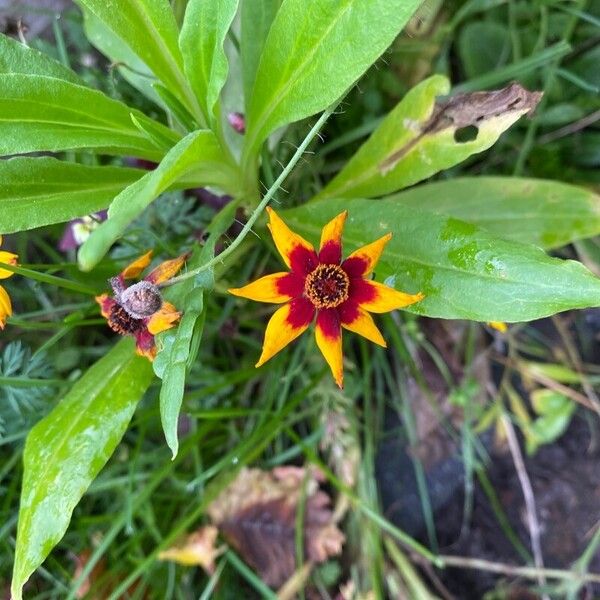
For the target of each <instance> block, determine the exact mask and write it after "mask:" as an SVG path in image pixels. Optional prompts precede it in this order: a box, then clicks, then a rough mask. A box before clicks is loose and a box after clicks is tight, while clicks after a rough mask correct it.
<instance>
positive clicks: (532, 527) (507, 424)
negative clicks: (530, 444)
mask: <svg viewBox="0 0 600 600" xmlns="http://www.w3.org/2000/svg"><path fill="white" fill-rule="evenodd" d="M502 424H503V425H504V430H505V431H506V439H507V441H508V447H509V448H510V453H511V454H512V458H513V462H514V463H515V469H516V470H517V475H518V477H519V481H520V483H521V490H522V491H523V497H524V498H525V509H526V512H527V527H528V529H529V537H530V538H531V549H532V551H533V560H534V563H535V566H536V568H537V569H538V571H542V570H543V569H544V557H543V556H542V545H541V544H540V523H539V521H538V518H537V512H536V508H535V496H534V495H533V487H532V486H531V481H530V480H529V475H527V470H526V469H525V461H524V460H523V454H522V453H521V448H520V447H519V441H518V440H517V434H516V433H515V428H514V427H513V424H512V422H511V420H510V419H509V418H508V416H507V415H506V414H505V413H503V414H502ZM537 580H538V583H539V584H540V586H542V587H543V586H545V585H546V578H545V577H544V575H543V574H542V573H541V572H540V574H539V575H538V577H537ZM543 598H544V600H549V599H548V597H547V596H546V595H544V596H543Z"/></svg>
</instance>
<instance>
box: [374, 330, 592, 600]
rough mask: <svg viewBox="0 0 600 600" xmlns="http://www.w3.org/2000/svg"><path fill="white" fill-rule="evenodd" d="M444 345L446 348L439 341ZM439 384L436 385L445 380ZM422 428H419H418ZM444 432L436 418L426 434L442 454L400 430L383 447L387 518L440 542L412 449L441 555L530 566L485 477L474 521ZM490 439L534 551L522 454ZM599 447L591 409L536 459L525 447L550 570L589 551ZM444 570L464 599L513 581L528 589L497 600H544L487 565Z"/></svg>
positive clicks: (380, 461) (512, 512) (486, 439)
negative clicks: (413, 442) (519, 468)
mask: <svg viewBox="0 0 600 600" xmlns="http://www.w3.org/2000/svg"><path fill="white" fill-rule="evenodd" d="M586 325H587V332H588V334H592V333H593V332H592V331H591V330H592V329H593V327H590V326H589V325H590V324H589V323H586ZM591 337H592V340H591V341H592V343H591V344H590V347H589V348H586V350H587V351H585V352H582V354H584V355H585V359H587V360H588V361H590V362H591V360H590V359H592V358H593V355H594V354H595V353H596V350H598V343H597V340H594V339H593V338H594V337H595V336H591ZM436 346H437V347H438V349H439V348H440V345H439V344H436ZM590 351H591V352H590ZM423 370H424V373H425V377H426V378H427V379H428V380H429V383H430V385H431V384H432V381H431V377H430V376H429V375H430V374H428V373H427V370H428V365H427V364H424V365H423ZM494 378H495V377H494ZM431 387H432V389H434V390H435V385H432V386H431ZM437 391H438V392H439V395H438V398H437V402H438V404H439V405H440V406H441V408H442V411H444V408H443V407H444V403H445V401H446V395H445V392H444V391H443V390H442V389H438V390H437ZM422 401H423V400H422V398H419V397H418V394H417V397H416V399H415V403H414V404H413V410H414V411H415V413H418V412H419V410H420V409H419V406H420V404H421V403H422ZM425 413H427V411H425ZM446 416H447V417H448V418H450V419H452V415H448V414H446ZM423 420H425V421H426V422H428V421H429V420H431V415H428V414H425V417H424V419H423ZM388 421H389V422H388V424H387V425H388V430H389V431H390V433H391V431H392V430H394V431H395V432H397V431H398V430H399V429H400V428H399V425H400V422H399V420H398V417H397V416H396V415H395V414H394V415H390V416H389V419H388ZM418 421H419V415H418V414H417V422H418ZM417 429H419V426H418V425H417ZM594 429H595V431H594ZM440 430H441V428H440V427H439V426H437V427H436V425H435V423H434V424H433V425H432V426H431V425H430V426H429V429H427V430H426V431H425V433H426V440H425V441H426V443H428V439H429V438H437V441H436V443H435V449H434V451H433V452H432V451H431V450H430V449H428V448H426V449H425V452H423V451H422V449H420V448H416V449H415V448H412V449H409V448H408V445H407V442H406V440H404V439H402V438H401V437H399V436H398V435H390V437H389V439H388V440H386V441H385V442H384V443H383V444H382V445H381V446H380V448H379V454H378V457H377V478H378V481H379V486H380V493H381V500H382V504H383V508H384V514H385V516H386V517H387V518H388V519H390V521H392V522H393V523H394V524H396V525H397V526H398V527H400V528H401V529H403V530H404V531H406V532H407V533H409V534H410V535H411V536H413V537H415V538H416V539H418V540H420V541H422V542H423V543H424V544H425V545H427V546H430V543H429V539H428V536H427V532H426V527H425V521H424V518H423V514H422V502H421V499H420V497H419V493H418V488H417V483H416V478H415V471H414V466H413V462H412V459H411V454H412V455H417V456H419V458H420V459H421V463H422V464H424V467H425V473H426V479H427V486H428V491H429V496H430V499H431V503H432V506H433V511H434V517H435V527H436V535H437V540H438V542H439V546H440V548H439V552H440V553H441V554H446V555H455V556H461V557H468V558H476V559H484V560H488V561H493V562H498V563H503V564H508V565H515V566H525V565H527V564H528V562H527V560H526V559H525V558H524V557H523V556H522V555H520V554H519V552H518V551H517V550H516V549H515V547H514V545H513V544H512V543H511V541H510V540H509V539H508V538H507V536H506V535H505V533H504V531H503V530H502V527H501V526H500V524H499V522H498V519H497V518H496V515H495V514H494V511H493V510H492V505H491V503H490V501H489V499H488V497H487V496H486V494H485V492H484V490H483V488H482V487H481V485H480V483H479V482H478V481H477V477H476V476H474V479H475V481H474V492H473V497H472V499H473V508H472V514H471V515H470V518H467V519H465V515H464V504H465V495H464V490H465V474H464V467H463V462H462V459H461V457H460V456H459V455H458V450H457V448H456V446H455V444H454V443H453V442H452V441H451V440H449V438H448V439H446V441H445V442H444V441H443V439H444V436H445V434H444V432H443V431H442V432H441V433H440ZM440 439H441V440H442V441H440ZM421 440H423V438H422V437H421ZM480 441H481V443H482V445H483V446H484V447H485V449H486V451H487V452H488V453H489V457H490V458H489V462H488V463H487V464H486V465H485V472H486V474H487V477H488V478H489V480H490V483H491V486H492V487H493V489H494V491H495V493H496V495H497V497H498V500H499V502H500V504H501V506H502V510H503V511H504V513H505V514H506V516H507V518H508V521H509V522H510V525H511V527H512V529H513V530H514V532H515V533H516V535H517V537H518V538H519V540H520V541H521V543H522V545H523V546H524V548H525V549H526V550H527V551H528V552H529V553H530V554H531V544H530V538H529V530H528V528H527V520H526V511H525V503H524V499H523V493H522V490H521V485H520V483H519V479H518V476H517V472H516V469H515V466H514V463H513V459H512V456H511V455H510V453H509V452H508V451H507V450H505V451H498V450H496V449H495V448H494V443H493V439H492V434H491V433H486V434H484V435H483V436H482V437H481V438H480ZM599 446H600V444H599V442H598V420H597V418H596V417H595V415H591V414H589V413H588V414H587V415H586V414H584V410H579V411H578V412H577V413H576V416H575V417H574V418H573V420H572V422H571V424H570V427H569V429H568V430H567V431H566V432H565V433H564V434H563V435H562V436H561V437H560V438H559V439H558V440H557V441H556V442H554V443H552V444H548V445H546V446H542V447H541V448H540V449H539V450H538V451H537V453H536V454H535V455H534V456H531V457H527V456H526V454H525V450H524V449H523V455H524V457H525V462H526V470H527V473H528V475H529V478H530V480H531V483H532V486H533V491H534V496H535V501H536V508H537V516H538V520H539V524H540V529H541V539H540V541H541V546H542V553H543V558H544V564H545V567H548V568H560V569H567V570H568V569H571V568H572V565H573V562H574V561H576V560H577V559H579V558H580V557H581V554H582V552H583V551H584V550H585V548H586V546H587V545H588V544H589V542H590V540H591V537H592V535H593V533H594V532H595V528H596V527H597V526H598V522H599V518H600V510H599V507H600V447H599ZM440 448H441V449H442V451H440ZM432 457H433V460H432V459H431V458H432ZM529 564H531V563H529ZM588 570H589V571H590V572H592V573H600V552H597V553H596V555H595V556H594V557H593V559H592V561H591V563H590V564H589V567H588ZM438 576H439V577H440V579H441V581H442V582H443V585H444V586H445V587H446V588H447V590H448V591H449V592H450V593H451V594H452V595H453V596H454V597H455V598H457V599H459V600H470V599H474V600H479V599H481V598H483V597H484V595H485V594H486V593H487V592H490V591H491V590H494V589H498V588H499V587H500V586H501V584H503V583H507V584H510V585H511V586H516V587H512V589H513V590H516V589H520V590H521V591H519V592H516V591H515V592H514V593H513V592H511V593H510V594H509V595H498V596H494V598H511V599H513V600H514V599H515V598H535V597H537V596H535V595H530V594H529V593H526V592H524V591H523V590H525V589H530V590H531V589H533V588H534V587H535V585H536V582H535V581H525V580H521V581H518V580H516V579H514V578H513V579H511V578H509V577H507V576H500V575H497V574H494V573H489V572H485V571H481V570H468V569H457V568H448V569H445V570H442V571H439V572H438ZM518 586H520V588H518ZM523 594H526V595H523ZM553 597H558V596H553ZM579 597H580V598H584V599H588V598H600V585H595V586H588V587H586V588H585V589H583V590H581V593H580V596H579Z"/></svg>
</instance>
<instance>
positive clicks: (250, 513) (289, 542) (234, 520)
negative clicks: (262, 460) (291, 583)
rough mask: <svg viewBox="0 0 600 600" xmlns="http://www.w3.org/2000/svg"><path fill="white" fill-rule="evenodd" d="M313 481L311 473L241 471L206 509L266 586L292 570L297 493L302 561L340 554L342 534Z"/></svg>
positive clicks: (278, 582)
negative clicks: (301, 516) (301, 506)
mask: <svg viewBox="0 0 600 600" xmlns="http://www.w3.org/2000/svg"><path fill="white" fill-rule="evenodd" d="M319 479H320V477H319V474H318V472H317V471H316V470H314V469H304V468H298V467H284V468H279V469H273V470H272V471H261V470H259V469H243V470H242V471H241V472H240V474H239V475H238V477H237V478H236V479H235V481H233V483H232V484H231V485H230V486H229V487H228V488H226V489H225V490H224V491H223V492H222V493H221V495H220V496H219V497H218V498H217V499H216V500H215V501H214V502H213V503H212V504H211V505H210V506H209V507H208V513H209V515H210V517H211V519H212V520H213V522H214V523H215V524H216V525H217V526H218V527H219V530H220V532H221V533H222V534H223V535H224V536H225V538H226V539H227V540H228V541H229V542H230V543H231V545H232V546H233V547H234V548H235V549H236V550H237V551H238V552H239V553H240V555H241V556H242V557H243V558H244V560H245V561H246V562H247V563H248V564H249V565H250V566H252V567H253V568H254V569H255V570H256V571H257V572H258V574H259V575H260V577H261V578H262V579H263V581H264V582H265V583H266V584H267V585H270V586H272V587H279V586H280V585H282V584H283V583H285V582H286V581H287V580H288V579H289V578H290V577H291V576H292V575H293V574H294V571H295V570H296V545H295V544H296V541H295V536H296V511H297V509H298V505H299V504H300V499H301V498H302V495H303V494H305V495H306V496H305V498H306V499H305V503H304V508H305V514H304V519H303V528H304V554H305V559H306V560H307V561H310V562H314V563H320V562H323V561H325V560H327V559H328V558H329V557H331V556H336V555H338V554H340V553H341V551H342V544H343V543H344V535H343V534H342V532H341V531H340V530H339V529H338V528H337V525H336V524H335V523H334V521H333V514H332V512H331V509H330V504H331V500H330V498H329V496H328V495H327V494H326V493H325V492H324V491H322V490H320V489H319Z"/></svg>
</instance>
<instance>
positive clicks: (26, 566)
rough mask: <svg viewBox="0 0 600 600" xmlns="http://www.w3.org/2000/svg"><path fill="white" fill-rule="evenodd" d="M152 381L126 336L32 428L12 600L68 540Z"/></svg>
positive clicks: (144, 362)
mask: <svg viewBox="0 0 600 600" xmlns="http://www.w3.org/2000/svg"><path fill="white" fill-rule="evenodd" d="M151 381H152V367H151V366H150V363H149V362H148V361H147V360H146V359H144V358H141V357H139V356H137V355H136V354H135V350H134V344H133V341H132V340H131V339H126V340H122V341H121V342H119V343H118V344H117V345H116V346H115V347H114V348H113V349H112V350H111V351H110V352H108V354H106V355H105V356H104V357H103V358H101V359H100V360H99V361H98V362H97V363H95V364H94V365H93V366H92V367H91V368H90V369H89V370H88V371H87V372H86V373H85V375H83V377H82V378H81V379H80V380H79V381H77V382H76V383H75V384H74V385H73V387H72V388H71V390H70V391H69V392H68V393H67V395H66V396H65V397H64V398H63V399H62V400H61V402H60V403H59V404H58V405H57V406H56V407H55V408H54V409H53V410H52V412H51V413H50V414H49V415H48V416H47V417H45V418H44V419H42V420H41V421H40V422H39V423H37V425H35V427H34V428H33V429H32V430H31V431H30V432H29V435H28V436H27V441H26V443H25V452H24V457H23V462H24V476H23V489H22V492H21V506H20V510H19V524H18V530H17V545H16V550H15V564H14V572H13V581H12V588H11V589H12V597H13V598H14V599H15V600H20V599H21V590H22V587H23V585H24V584H25V582H26V581H27V580H28V579H29V577H30V575H31V574H32V573H33V572H34V571H35V569H37V568H38V567H39V566H40V565H41V564H42V562H43V561H44V559H45V558H46V557H47V556H48V554H49V553H50V551H51V550H52V548H53V547H54V546H55V545H56V544H57V543H58V542H59V541H60V539H61V538H62V537H63V535H64V533H65V531H66V530H67V527H68V525H69V521H70V520H71V514H72V512H73V509H74V508H75V506H76V505H77V503H78V502H79V500H80V499H81V497H82V496H83V494H84V493H85V491H86V490H87V488H88V487H89V485H90V483H91V482H92V481H93V480H94V478H95V477H96V476H97V475H98V473H99V472H100V470H101V469H102V467H104V465H105V464H106V462H107V461H108V459H109V458H110V456H111V454H112V453H113V451H114V449H115V448H116V446H117V444H118V443H119V441H120V440H121V438H122V437H123V434H124V433H125V430H126V428H127V425H128V424H129V421H130V420H131V417H132V415H133V412H134V410H135V407H136V405H137V403H138V402H139V400H140V398H141V397H142V396H143V394H144V392H145V391H146V390H147V389H148V387H149V385H150V383H151Z"/></svg>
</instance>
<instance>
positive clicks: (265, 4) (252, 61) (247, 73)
mask: <svg viewBox="0 0 600 600" xmlns="http://www.w3.org/2000/svg"><path fill="white" fill-rule="evenodd" d="M280 6H281V0H252V1H251V2H248V0H242V13H241V19H242V35H241V40H240V45H241V58H242V76H243V80H244V97H245V100H246V106H249V104H250V98H251V97H252V87H253V86H254V78H255V77H256V70H257V69H258V63H259V61H260V56H261V54H262V51H263V48H264V46H265V42H266V40H267V35H268V34H269V29H271V23H273V19H274V18H275V15H276V14H277V11H278V10H279V7H280Z"/></svg>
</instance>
